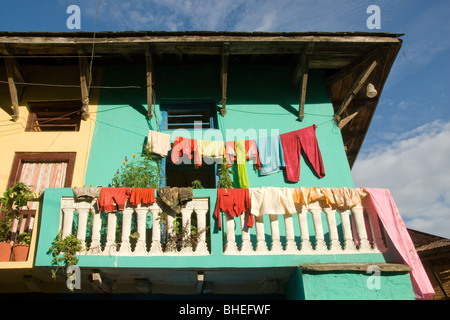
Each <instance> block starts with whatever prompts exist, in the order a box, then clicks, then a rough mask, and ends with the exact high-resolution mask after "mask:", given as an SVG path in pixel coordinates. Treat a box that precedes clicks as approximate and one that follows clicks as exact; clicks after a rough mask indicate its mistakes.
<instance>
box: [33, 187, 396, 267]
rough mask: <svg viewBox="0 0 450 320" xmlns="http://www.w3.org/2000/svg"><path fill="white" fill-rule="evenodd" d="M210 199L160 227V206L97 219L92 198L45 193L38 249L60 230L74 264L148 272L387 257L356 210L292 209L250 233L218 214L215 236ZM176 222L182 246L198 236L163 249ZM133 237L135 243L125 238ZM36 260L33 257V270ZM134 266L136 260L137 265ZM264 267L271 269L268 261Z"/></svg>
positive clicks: (210, 192) (200, 199) (199, 197)
mask: <svg viewBox="0 0 450 320" xmlns="http://www.w3.org/2000/svg"><path fill="white" fill-rule="evenodd" d="M216 196H217V192H216V190H215V189H203V190H200V189H199V190H194V199H193V200H192V201H189V202H187V204H186V205H185V207H183V208H182V209H181V213H179V214H178V216H177V215H176V214H175V212H173V211H172V212H170V211H169V212H167V215H166V216H167V218H166V219H164V220H162V219H161V217H162V215H161V214H162V213H163V211H164V210H163V206H162V204H161V201H160V199H157V200H156V202H155V203H153V204H151V205H149V206H141V205H138V206H136V207H132V206H129V205H126V206H125V209H124V210H123V211H120V212H119V213H102V212H98V210H97V205H96V201H97V199H92V200H89V201H76V200H75V198H74V196H73V193H72V191H71V189H48V190H47V191H46V193H45V195H44V203H43V214H42V216H43V217H42V219H43V220H42V223H41V235H40V236H41V241H40V243H44V244H48V245H49V246H50V243H51V240H52V238H54V237H55V236H56V235H57V234H58V232H59V231H61V232H62V236H63V237H66V236H67V235H69V234H71V233H73V234H76V236H77V238H78V239H80V240H81V243H82V246H83V248H84V249H83V250H82V251H81V252H79V255H80V263H81V264H82V265H83V263H87V264H88V265H91V266H102V265H104V266H107V265H108V263H106V264H105V261H106V260H104V259H103V260H101V259H99V260H95V258H96V257H99V258H100V257H109V258H112V257H123V259H122V260H123V261H128V262H127V264H126V265H128V263H131V264H133V262H131V261H132V260H128V259H130V258H133V257H135V258H137V257H145V258H154V260H153V262H154V263H152V264H150V266H163V267H166V266H167V265H166V263H165V262H164V261H165V260H163V259H158V258H167V257H174V256H176V257H179V258H180V261H181V259H183V258H191V259H192V258H195V257H202V259H201V260H192V262H195V261H202V263H201V266H202V267H205V266H206V267H207V266H217V265H220V264H218V262H220V261H223V262H224V264H223V266H227V265H229V262H226V261H227V260H229V259H228V258H227V257H230V256H236V257H237V258H242V259H238V260H236V261H237V262H238V264H239V265H241V266H252V265H253V263H252V262H251V261H252V260H251V258H252V257H253V258H257V257H259V256H260V258H261V257H267V256H268V255H269V256H285V257H286V259H284V260H279V261H278V262H275V263H274V264H275V266H279V265H283V266H285V265H291V266H294V265H298V264H301V263H302V261H308V260H309V259H310V257H319V256H322V257H323V259H322V260H321V261H327V258H326V257H330V256H332V257H335V256H337V255H339V256H341V258H340V259H341V260H342V261H343V262H346V261H345V260H346V259H347V258H346V257H349V255H351V256H353V257H352V258H350V259H347V260H349V261H348V262H353V261H355V259H356V260H358V256H364V257H362V258H361V259H363V260H361V261H365V262H367V255H366V254H372V255H373V254H375V256H378V257H380V256H381V255H382V254H383V253H386V252H387V251H388V249H387V248H386V245H385V241H384V232H383V230H382V228H381V227H380V224H379V221H378V218H377V217H376V216H374V214H371V212H369V211H367V210H364V208H363V207H362V205H361V203H358V204H357V205H355V206H354V207H352V208H349V209H347V210H342V209H337V208H332V207H330V206H327V205H326V204H324V203H323V202H322V201H316V202H312V203H309V204H308V205H307V206H305V205H299V204H296V209H297V213H295V214H279V215H273V214H272V215H262V216H258V217H255V225H254V227H253V228H248V227H247V226H246V225H247V223H246V219H248V216H247V215H244V214H243V215H241V216H240V217H235V218H233V217H231V216H230V215H228V214H224V213H222V221H224V226H223V230H219V229H218V226H217V221H216V219H215V218H214V216H213V214H212V213H213V211H214V208H215V203H216ZM46 208H47V209H46ZM175 220H177V221H179V224H178V225H179V226H184V227H185V231H186V232H185V233H184V234H183V237H185V239H192V238H193V237H190V236H191V232H192V231H194V232H197V233H198V236H197V237H195V238H196V239H195V241H194V244H193V243H191V242H192V241H183V239H181V238H180V239H179V240H180V241H179V243H178V244H179V245H178V246H169V245H168V241H169V240H168V239H172V238H173V236H174V234H173V229H172V227H171V226H173V225H174V221H175ZM43 231H45V232H43ZM136 232H137V234H138V235H139V236H138V238H137V239H135V238H133V237H132V236H133V235H135V234H136ZM180 243H181V245H180ZM40 246H42V245H40ZM41 252H43V251H42V250H41ZM302 257H303V258H302ZM125 258H126V259H125ZM217 258H219V260H217ZM364 259H366V260H364ZM43 260H45V259H43V258H42V257H40V256H38V259H37V263H38V264H39V263H42V261H43ZM313 260H314V261H317V259H313ZM47 261H48V259H47ZM102 261H103V262H102ZM118 261H119V260H117V261H115V266H117V263H118ZM139 261H141V260H136V261H135V262H136V263H137V265H139V264H140V262H139ZM166 261H168V260H166ZM230 261H231V260H230ZM280 261H282V262H280ZM368 262H370V261H368ZM181 265H183V264H181ZM193 265H197V266H200V265H199V264H197V263H194V264H193ZM264 265H267V266H273V265H271V263H270V262H268V261H266V262H265V263H264Z"/></svg>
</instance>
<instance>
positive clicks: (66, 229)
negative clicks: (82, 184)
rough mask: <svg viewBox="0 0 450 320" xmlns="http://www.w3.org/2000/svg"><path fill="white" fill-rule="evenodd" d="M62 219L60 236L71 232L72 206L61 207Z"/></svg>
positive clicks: (65, 235) (63, 236)
mask: <svg viewBox="0 0 450 320" xmlns="http://www.w3.org/2000/svg"><path fill="white" fill-rule="evenodd" d="M62 210H63V214H64V220H63V230H62V231H63V232H62V238H63V239H64V238H65V237H67V236H69V235H70V234H71V233H72V224H73V213H74V211H75V209H74V208H63V209H62Z"/></svg>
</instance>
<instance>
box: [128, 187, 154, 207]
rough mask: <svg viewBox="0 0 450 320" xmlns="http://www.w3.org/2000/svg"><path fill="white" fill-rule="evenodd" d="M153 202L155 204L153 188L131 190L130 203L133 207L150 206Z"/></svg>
mask: <svg viewBox="0 0 450 320" xmlns="http://www.w3.org/2000/svg"><path fill="white" fill-rule="evenodd" d="M154 202H155V189H154V188H133V190H131V196H130V203H131V204H132V205H133V206H137V205H138V204H140V203H142V204H143V205H146V204H152V203H154Z"/></svg>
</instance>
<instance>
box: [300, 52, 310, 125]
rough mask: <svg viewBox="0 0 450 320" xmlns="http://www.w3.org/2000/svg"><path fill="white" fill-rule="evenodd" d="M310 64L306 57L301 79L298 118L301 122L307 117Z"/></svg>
mask: <svg viewBox="0 0 450 320" xmlns="http://www.w3.org/2000/svg"><path fill="white" fill-rule="evenodd" d="M308 62H309V58H308V57H307V56H306V57H305V59H304V61H303V70H302V76H301V78H300V103H299V110H298V117H299V118H300V121H303V118H304V117H305V113H304V112H305V101H306V89H307V85H308Z"/></svg>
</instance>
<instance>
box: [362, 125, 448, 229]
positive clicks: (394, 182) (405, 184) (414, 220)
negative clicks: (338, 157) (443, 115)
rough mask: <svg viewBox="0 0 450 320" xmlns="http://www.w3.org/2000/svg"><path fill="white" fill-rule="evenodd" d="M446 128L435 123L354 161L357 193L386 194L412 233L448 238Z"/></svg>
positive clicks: (410, 132) (406, 134)
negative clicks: (376, 191) (388, 192)
mask: <svg viewBox="0 0 450 320" xmlns="http://www.w3.org/2000/svg"><path fill="white" fill-rule="evenodd" d="M449 141H450V122H447V123H444V122H442V121H434V122H431V123H428V124H426V125H423V126H420V127H418V128H416V129H414V130H412V131H409V132H406V133H404V134H402V135H399V136H398V138H397V139H396V140H395V141H394V142H393V143H392V144H391V145H389V146H386V145H384V146H380V147H374V150H372V152H370V153H369V154H368V155H366V156H364V157H362V158H360V159H358V160H357V161H356V163H355V166H354V167H353V178H354V181H355V185H356V186H358V187H374V188H386V189H390V190H391V193H392V195H393V197H394V201H395V202H396V204H397V207H398V208H399V210H400V214H401V215H402V217H403V218H404V219H405V223H406V225H407V226H408V227H410V228H412V229H417V230H420V231H424V232H429V233H432V234H437V235H440V236H445V237H450V178H449V176H450V166H449V159H450V143H449Z"/></svg>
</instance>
